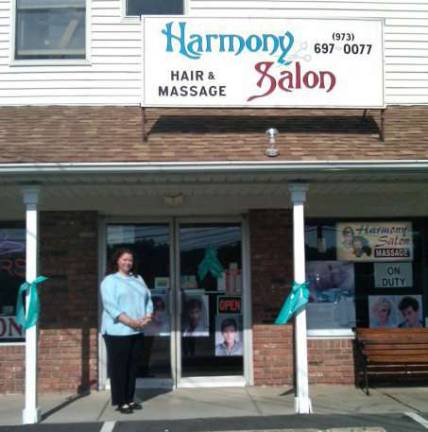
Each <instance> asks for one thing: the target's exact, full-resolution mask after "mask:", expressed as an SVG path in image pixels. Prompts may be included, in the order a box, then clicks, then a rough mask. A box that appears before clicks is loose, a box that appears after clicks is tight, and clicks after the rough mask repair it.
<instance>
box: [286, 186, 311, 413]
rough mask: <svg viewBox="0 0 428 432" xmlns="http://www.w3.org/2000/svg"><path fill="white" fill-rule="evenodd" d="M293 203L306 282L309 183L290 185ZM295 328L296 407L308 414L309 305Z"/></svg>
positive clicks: (297, 254) (297, 263)
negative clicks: (305, 210) (306, 218)
mask: <svg viewBox="0 0 428 432" xmlns="http://www.w3.org/2000/svg"><path fill="white" fill-rule="evenodd" d="M289 190H290V193H291V202H292V203H293V262H294V280H295V282H296V283H299V284H300V283H303V282H305V280H306V275H305V214H304V207H305V201H306V191H307V190H308V186H307V185H305V184H297V183H296V184H290V186H289ZM294 331H295V357H296V361H295V365H296V366H295V367H296V371H295V373H296V395H295V399H294V408H295V411H296V413H299V414H308V413H310V412H312V404H311V400H310V398H309V379H308V349H307V339H306V308H303V309H302V310H300V312H298V313H297V314H296V317H295V321H294Z"/></svg>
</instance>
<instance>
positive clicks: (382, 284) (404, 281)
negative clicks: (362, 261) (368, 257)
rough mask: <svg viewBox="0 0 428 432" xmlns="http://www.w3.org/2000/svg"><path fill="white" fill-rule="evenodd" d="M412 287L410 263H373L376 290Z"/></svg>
mask: <svg viewBox="0 0 428 432" xmlns="http://www.w3.org/2000/svg"><path fill="white" fill-rule="evenodd" d="M412 286H413V269H412V263H410V262H405V263H375V287H376V288H404V287H412Z"/></svg>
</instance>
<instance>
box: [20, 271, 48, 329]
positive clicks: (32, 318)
mask: <svg viewBox="0 0 428 432" xmlns="http://www.w3.org/2000/svg"><path fill="white" fill-rule="evenodd" d="M46 279H47V277H45V276H39V277H38V278H36V279H34V280H33V282H31V283H28V282H24V283H23V284H21V286H20V287H19V290H18V298H17V300H16V322H17V323H18V324H19V325H20V326H21V327H22V328H24V329H25V330H27V329H29V328H30V327H32V326H34V325H36V323H37V321H38V320H39V315H40V299H39V293H38V291H37V285H38V284H39V283H41V282H44V281H45V280H46ZM23 293H25V294H26V295H29V297H30V300H29V302H28V311H27V317H25V308H24V302H23V300H22V297H23V296H22V295H23Z"/></svg>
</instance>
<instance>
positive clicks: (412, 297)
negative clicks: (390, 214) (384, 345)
mask: <svg viewBox="0 0 428 432" xmlns="http://www.w3.org/2000/svg"><path fill="white" fill-rule="evenodd" d="M423 227H424V225H423V224H422V223H420V222H418V221H410V220H406V221H349V222H348V221H327V222H326V221H310V222H309V223H308V224H307V226H306V230H305V231H306V254H307V263H306V274H307V280H308V281H309V282H310V297H309V303H308V306H307V321H308V330H309V332H311V331H313V332H314V334H316V332H317V331H319V330H326V331H329V330H331V331H332V333H334V332H338V331H339V332H340V330H343V331H346V330H348V331H349V330H350V329H352V328H353V327H384V328H394V327H395V328H397V327H424V326H425V315H424V290H423V286H424V283H423V278H424V275H423V269H422V261H423V255H424V251H423V250H422V247H421V246H422V244H423V242H422V233H423V230H424V228H423Z"/></svg>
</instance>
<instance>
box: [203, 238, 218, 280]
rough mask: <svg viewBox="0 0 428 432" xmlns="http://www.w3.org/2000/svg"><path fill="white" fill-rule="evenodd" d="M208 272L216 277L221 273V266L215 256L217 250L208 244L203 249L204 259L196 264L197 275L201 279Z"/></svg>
mask: <svg viewBox="0 0 428 432" xmlns="http://www.w3.org/2000/svg"><path fill="white" fill-rule="evenodd" d="M208 272H211V274H212V275H213V276H214V277H215V278H216V279H218V278H220V277H221V275H222V274H223V266H222V265H221V263H220V261H219V260H218V258H217V251H216V249H214V248H213V247H212V246H209V247H207V248H206V250H205V256H204V259H203V260H202V261H201V262H200V264H199V266H198V276H199V279H200V280H202V279H203V278H204V277H205V276H206V275H207V274H208Z"/></svg>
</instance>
